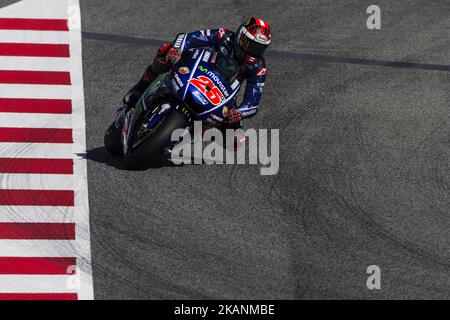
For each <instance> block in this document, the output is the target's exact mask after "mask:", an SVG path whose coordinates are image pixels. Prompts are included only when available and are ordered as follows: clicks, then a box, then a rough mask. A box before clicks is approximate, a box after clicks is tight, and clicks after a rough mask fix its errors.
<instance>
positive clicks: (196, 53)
mask: <svg viewBox="0 0 450 320" xmlns="http://www.w3.org/2000/svg"><path fill="white" fill-rule="evenodd" d="M199 53H200V50H195V52H194V55H193V56H192V59H197V57H198V54H199Z"/></svg>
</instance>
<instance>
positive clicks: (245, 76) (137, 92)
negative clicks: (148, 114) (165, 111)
mask: <svg viewBox="0 0 450 320" xmlns="http://www.w3.org/2000/svg"><path fill="white" fill-rule="evenodd" d="M235 36H236V35H235V33H234V32H232V31H229V30H226V29H224V28H220V29H211V30H201V31H195V32H191V33H182V34H179V35H178V36H177V37H176V38H175V40H174V41H173V42H172V44H168V43H166V44H164V45H163V46H162V47H161V48H159V50H158V52H157V55H156V57H155V59H154V62H153V64H152V65H150V66H149V67H148V68H147V69H146V70H145V73H144V75H143V76H142V78H141V80H140V81H139V82H138V83H137V84H136V85H135V86H134V87H133V88H132V89H131V90H130V91H129V92H128V93H127V95H126V96H125V97H124V105H125V106H126V107H132V106H134V104H135V103H136V102H137V100H138V99H139V98H140V97H141V96H142V94H143V93H144V91H145V90H146V89H147V87H148V86H149V85H150V84H151V83H152V81H153V80H154V79H155V78H156V77H157V76H158V75H159V74H161V73H164V72H167V71H168V70H169V69H170V67H171V66H172V65H173V64H174V63H176V62H177V61H178V60H179V58H180V57H181V54H182V53H183V52H185V51H187V50H189V49H192V48H201V47H215V48H217V49H218V48H219V47H223V48H225V49H226V52H227V53H228V54H229V55H230V56H231V57H232V58H233V59H234V60H235V61H237V62H238V63H239V64H240V65H241V68H240V71H239V75H238V80H239V82H241V83H242V82H243V81H244V80H247V85H246V89H245V94H244V98H243V101H242V103H241V104H240V105H239V106H237V107H236V110H231V112H230V114H229V116H228V117H227V118H226V122H227V124H229V125H233V124H238V123H240V121H241V120H242V119H247V118H250V117H252V116H254V115H255V114H256V113H257V112H258V106H259V103H260V100H261V97H262V93H263V88H264V84H265V80H266V72H267V69H266V65H265V61H264V58H259V59H256V58H255V59H253V61H247V62H243V61H241V60H240V59H239V58H238V57H237V55H236V53H235Z"/></svg>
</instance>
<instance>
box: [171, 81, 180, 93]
mask: <svg viewBox="0 0 450 320" xmlns="http://www.w3.org/2000/svg"><path fill="white" fill-rule="evenodd" d="M171 82H172V86H173V88H174V89H175V91H178V90H180V87H179V86H178V84H177V82H176V81H175V79H172V81H171Z"/></svg>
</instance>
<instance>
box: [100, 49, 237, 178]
mask: <svg viewBox="0 0 450 320" xmlns="http://www.w3.org/2000/svg"><path fill="white" fill-rule="evenodd" d="M225 50H226V49H225V48H223V47H220V48H217V49H216V48H200V49H191V50H188V51H186V52H185V53H184V54H183V55H182V58H181V59H180V61H179V62H178V63H177V64H176V65H174V66H173V67H172V68H171V69H170V71H169V72H167V73H165V74H162V75H160V76H158V77H157V78H156V79H155V80H154V81H153V82H152V84H151V85H150V86H149V87H148V88H147V90H146V91H145V92H144V94H143V95H142V97H141V98H140V99H139V101H138V102H137V103H136V105H135V107H133V108H131V109H130V110H129V111H128V112H127V113H126V115H125V116H124V117H123V120H122V121H117V119H116V120H115V121H114V122H113V123H112V124H111V125H110V126H109V128H108V130H107V131H106V133H105V137H104V143H105V148H106V150H108V151H109V152H110V153H112V154H120V155H123V156H124V160H125V166H126V167H127V168H130V169H138V168H140V167H142V166H144V165H145V164H146V163H148V161H150V160H151V159H152V158H153V157H155V156H157V155H161V154H164V151H165V150H167V149H168V148H169V149H170V148H171V147H173V142H172V141H171V137H172V132H173V131H175V130H176V129H186V130H189V128H191V127H192V125H193V121H196V120H199V121H203V122H208V123H210V125H212V126H215V125H217V126H220V125H221V124H223V123H224V121H225V120H224V119H225V117H226V115H227V113H228V110H229V109H231V108H232V107H233V106H234V105H235V101H236V98H237V93H238V92H239V88H240V86H241V82H240V81H239V79H238V75H239V68H240V66H239V65H238V64H237V63H236V62H235V61H234V60H233V59H231V58H230V57H229V55H228V54H227V52H226V51H225Z"/></svg>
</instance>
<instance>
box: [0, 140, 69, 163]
mask: <svg viewBox="0 0 450 320" xmlns="http://www.w3.org/2000/svg"><path fill="white" fill-rule="evenodd" d="M75 152H76V151H75V150H74V145H73V144H70V143H15V142H2V143H0V158H26V159H29V158H41V159H53V158H55V159H70V158H73V157H74V153H75Z"/></svg>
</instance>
